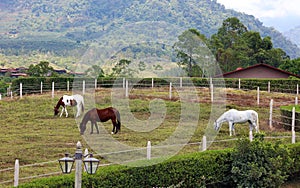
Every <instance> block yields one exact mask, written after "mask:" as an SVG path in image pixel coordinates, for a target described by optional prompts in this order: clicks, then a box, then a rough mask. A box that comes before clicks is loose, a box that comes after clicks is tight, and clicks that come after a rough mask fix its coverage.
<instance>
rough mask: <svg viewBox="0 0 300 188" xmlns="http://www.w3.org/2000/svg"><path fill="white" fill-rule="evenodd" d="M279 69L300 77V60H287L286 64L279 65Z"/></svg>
mask: <svg viewBox="0 0 300 188" xmlns="http://www.w3.org/2000/svg"><path fill="white" fill-rule="evenodd" d="M279 69H282V70H285V71H288V72H290V73H293V74H296V75H300V58H297V59H293V60H289V59H288V60H286V61H284V63H282V64H281V65H279Z"/></svg>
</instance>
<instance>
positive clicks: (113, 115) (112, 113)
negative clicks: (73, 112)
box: [80, 107, 121, 134]
mask: <svg viewBox="0 0 300 188" xmlns="http://www.w3.org/2000/svg"><path fill="white" fill-rule="evenodd" d="M108 120H111V122H112V123H113V129H112V132H111V134H117V133H118V131H120V130H121V118H120V113H119V111H118V110H117V109H115V108H113V107H109V108H104V109H97V108H93V109H91V110H89V111H88V112H87V113H86V114H85V115H84V117H83V119H82V122H81V123H80V134H83V133H84V131H85V130H86V124H87V122H88V121H91V132H90V134H93V126H95V127H96V129H97V133H98V134H99V129H98V126H97V122H106V121H108Z"/></svg>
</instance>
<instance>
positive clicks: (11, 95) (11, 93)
mask: <svg viewBox="0 0 300 188" xmlns="http://www.w3.org/2000/svg"><path fill="white" fill-rule="evenodd" d="M10 98H11V99H12V98H13V92H12V91H10Z"/></svg>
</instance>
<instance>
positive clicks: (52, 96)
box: [52, 82, 54, 98]
mask: <svg viewBox="0 0 300 188" xmlns="http://www.w3.org/2000/svg"><path fill="white" fill-rule="evenodd" d="M52 98H54V82H52Z"/></svg>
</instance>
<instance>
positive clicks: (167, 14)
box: [0, 0, 300, 58]
mask: <svg viewBox="0 0 300 188" xmlns="http://www.w3.org/2000/svg"><path fill="white" fill-rule="evenodd" d="M0 10H1V12H0V39H1V40H0V47H1V53H3V54H5V55H20V54H26V53H32V52H43V53H45V52H50V53H53V54H55V55H60V56H68V55H71V56H75V55H76V56H81V55H82V54H83V53H84V50H85V49H86V48H87V47H88V46H90V44H91V43H95V42H96V43H101V44H102V45H108V43H109V44H112V43H115V44H116V43H118V42H119V41H121V40H126V43H136V41H151V40H153V38H154V37H155V38H156V39H158V40H157V41H160V39H161V40H165V39H170V38H177V36H178V35H180V34H181V33H182V32H183V31H184V30H187V29H189V28H195V29H197V30H198V31H200V33H201V34H204V35H205V36H206V37H210V36H211V35H213V34H215V33H216V32H217V30H218V28H220V27H221V25H222V22H223V21H224V20H225V19H226V18H228V17H237V18H239V19H240V20H241V22H242V23H243V24H244V25H245V26H246V27H247V28H248V29H249V30H254V31H258V32H259V33H260V34H261V36H262V37H265V36H270V37H271V39H272V42H273V44H274V47H276V48H281V49H283V50H284V51H285V52H286V53H287V54H288V55H289V56H290V57H291V58H296V57H300V50H299V49H298V48H297V46H296V45H295V44H293V43H292V42H291V41H289V40H287V39H286V38H285V37H284V36H283V35H282V34H281V33H279V32H278V31H276V30H274V29H273V28H267V27H264V26H263V24H262V23H261V22H260V21H259V20H257V19H256V18H255V17H254V16H251V15H246V14H243V13H238V12H236V11H233V10H227V9H225V7H224V6H222V5H220V4H218V3H217V2H216V0H188V1H186V0H164V1H161V0H151V1H148V0H110V1H107V0H89V1H88V0H68V1H65V0H51V1H50V0H2V1H1V3H0ZM120 38H122V39H120Z"/></svg>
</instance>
